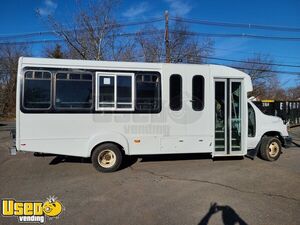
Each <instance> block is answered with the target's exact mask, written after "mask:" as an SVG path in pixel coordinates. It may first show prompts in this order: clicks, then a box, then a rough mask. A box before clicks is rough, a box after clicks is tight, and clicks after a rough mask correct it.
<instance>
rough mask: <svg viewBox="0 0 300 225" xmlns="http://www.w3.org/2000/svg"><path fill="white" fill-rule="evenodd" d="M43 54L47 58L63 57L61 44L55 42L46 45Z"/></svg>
mask: <svg viewBox="0 0 300 225" xmlns="http://www.w3.org/2000/svg"><path fill="white" fill-rule="evenodd" d="M44 51H45V56H46V57H48V58H56V59H63V58H64V53H63V51H62V46H61V45H59V44H56V45H55V46H54V47H53V46H47V47H46V48H45V50H44Z"/></svg>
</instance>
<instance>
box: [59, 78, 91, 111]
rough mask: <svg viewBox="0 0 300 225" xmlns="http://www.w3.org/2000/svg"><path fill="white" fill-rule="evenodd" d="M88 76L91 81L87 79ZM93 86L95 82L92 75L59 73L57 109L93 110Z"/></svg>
mask: <svg viewBox="0 0 300 225" xmlns="http://www.w3.org/2000/svg"><path fill="white" fill-rule="evenodd" d="M83 75H84V77H83ZM88 76H89V79H87V78H88ZM84 78H85V79H84ZM92 85H93V82H92V75H91V74H67V73H57V74H56V86H55V88H56V89H55V107H56V108H63V109H79V108H80V109H84V108H86V109H89V108H91V107H92V89H93V86H92Z"/></svg>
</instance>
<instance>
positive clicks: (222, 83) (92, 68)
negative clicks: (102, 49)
mask: <svg viewBox="0 0 300 225" xmlns="http://www.w3.org/2000/svg"><path fill="white" fill-rule="evenodd" d="M251 90H252V83H251V79H250V77H249V75H247V74H245V73H243V72H241V71H239V70H236V69H233V68H229V67H225V66H219V65H188V64H164V63H137V62H106V61H87V60H86V61H83V60H65V59H46V58H27V57H26V58H25V57H24V58H23V57H22V58H20V60H19V68H18V76H17V96H16V141H15V143H16V146H15V148H12V149H11V154H15V153H16V151H29V152H39V153H51V154H59V155H70V156H79V157H91V161H92V164H93V165H94V167H95V168H96V169H97V170H99V171H101V172H111V171H115V170H117V169H118V168H119V166H120V165H121V163H122V159H124V156H125V155H149V154H172V153H184V154H186V153H210V154H211V155H212V157H217V156H245V155H247V154H249V155H251V156H252V157H254V156H255V155H256V153H257V152H259V153H260V155H261V157H262V158H263V159H265V160H269V161H273V160H276V159H278V157H279V156H280V153H281V148H282V146H284V147H286V146H287V145H288V142H290V141H291V140H290V138H289V137H288V132H287V128H286V126H285V125H284V123H283V121H282V120H281V119H280V118H278V117H273V116H267V115H265V114H263V113H262V112H261V111H260V110H259V109H258V108H257V107H256V106H255V105H254V104H252V103H251V102H250V101H248V99H247V93H248V92H250V91H251Z"/></svg>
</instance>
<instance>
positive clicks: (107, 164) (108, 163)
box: [98, 149, 117, 168]
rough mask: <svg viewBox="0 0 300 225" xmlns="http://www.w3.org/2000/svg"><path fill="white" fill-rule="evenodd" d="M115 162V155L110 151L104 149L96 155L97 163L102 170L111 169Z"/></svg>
mask: <svg viewBox="0 0 300 225" xmlns="http://www.w3.org/2000/svg"><path fill="white" fill-rule="evenodd" d="M116 160H117V156H116V154H115V153H114V152H113V151H112V150H110V149H105V150H103V151H102V152H100V154H99V155H98V163H99V165H100V166H101V167H103V168H111V167H112V166H114V165H115V163H116Z"/></svg>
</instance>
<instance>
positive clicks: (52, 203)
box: [1, 196, 64, 223]
mask: <svg viewBox="0 0 300 225" xmlns="http://www.w3.org/2000/svg"><path fill="white" fill-rule="evenodd" d="M63 210H64V207H63V205H62V204H61V202H60V201H58V200H57V198H55V197H54V196H50V197H49V198H47V200H46V201H45V202H42V201H16V200H14V199H2V200H1V214H2V216H3V217H17V218H18V221H19V222H20V223H32V222H35V223H45V221H46V217H48V219H50V220H51V219H53V218H56V219H58V218H59V215H60V214H61V213H62V211H63Z"/></svg>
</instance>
